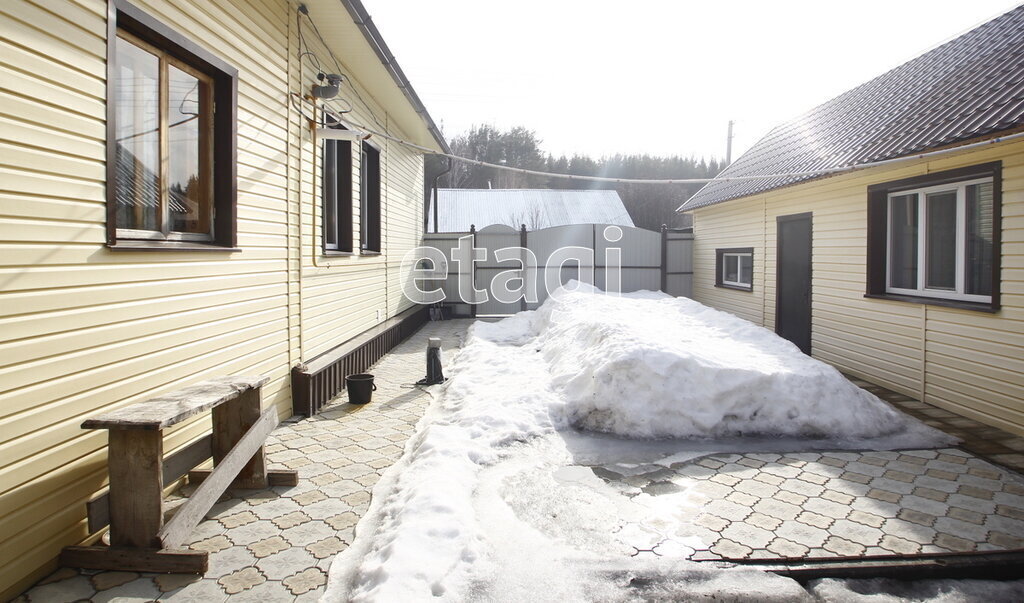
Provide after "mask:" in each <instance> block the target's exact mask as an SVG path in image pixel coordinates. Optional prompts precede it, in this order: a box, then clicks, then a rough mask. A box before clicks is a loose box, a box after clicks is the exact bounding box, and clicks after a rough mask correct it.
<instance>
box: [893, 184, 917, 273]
mask: <svg viewBox="0 0 1024 603" xmlns="http://www.w3.org/2000/svg"><path fill="white" fill-rule="evenodd" d="M889 227H890V232H891V238H890V240H889V286H890V287H899V288H901V289H917V195H916V194H910V195H899V196H896V197H892V198H891V199H890V200H889Z"/></svg>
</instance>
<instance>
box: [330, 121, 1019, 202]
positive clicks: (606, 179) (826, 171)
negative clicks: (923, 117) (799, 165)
mask: <svg viewBox="0 0 1024 603" xmlns="http://www.w3.org/2000/svg"><path fill="white" fill-rule="evenodd" d="M325 110H326V108H325ZM332 117H335V119H337V120H338V121H340V122H342V123H343V124H345V125H347V126H349V127H351V128H352V129H354V130H359V131H362V132H366V133H367V134H371V135H373V136H380V137H381V138H386V139H388V140H390V141H392V142H395V143H398V144H400V145H402V146H405V147H408V148H411V149H416V150H418V151H422V152H424V153H427V154H430V155H438V156H441V157H448V158H450V159H453V160H455V161H461V162H463V163H469V164H471V165H478V166H481V167H489V168H494V169H497V170H505V171H507V172H513V173H516V174H528V175H531V176H544V177H547V178H561V179H565V180H583V181H589V182H612V183H619V184H707V183H708V182H747V181H751V180H775V179H778V178H803V177H809V176H825V175H831V174H840V173H843V172H851V171H853V170H860V169H866V168H870V167H877V166H880V165H891V164H893V163H904V162H907V161H913V160H915V159H926V158H929V157H936V156H939V155H945V154H948V153H954V152H959V151H964V150H967V149H973V148H977V147H982V146H988V145H993V144H997V143H1000V142H1006V141H1009V140H1016V139H1019V138H1024V132H1017V133H1015V134H1009V135H1006V136H999V137H996V138H989V139H987V140H982V141H980V142H975V143H971V144H966V145H961V146H957V147H950V148H947V149H939V150H936V151H928V152H925V153H917V154H914V155H904V156H903V157H895V158H892V159H882V160H879V161H868V162H864V163H857V164H852V165H845V166H837V167H831V168H821V169H817V170H805V171H799V172H781V173H774V174H758V175H752V176H724V177H721V176H720V177H715V178H668V179H644V178H609V177H605V176H581V175H577V174H560V173H557V172H542V171H540V170H529V169H526V168H517V167H512V166H508V165H501V164H497V163H488V162H486V161H480V160H478V159H470V158H468V157H460V156H458V155H454V154H452V153H443V152H438V151H435V150H434V149H431V148H429V147H425V146H423V145H419V144H416V143H414V142H410V141H408V140H403V139H401V138H397V137H395V136H392V135H390V134H386V133H383V132H377V131H374V130H372V129H370V128H368V127H366V126H364V125H361V124H358V123H356V122H353V121H352V120H350V119H347V118H345V117H342V116H341V115H333V116H332Z"/></svg>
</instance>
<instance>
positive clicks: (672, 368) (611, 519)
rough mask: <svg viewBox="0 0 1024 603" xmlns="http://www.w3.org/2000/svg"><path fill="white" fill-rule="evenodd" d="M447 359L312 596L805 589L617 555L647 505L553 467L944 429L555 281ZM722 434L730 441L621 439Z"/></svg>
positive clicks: (636, 594) (702, 324) (740, 336)
mask: <svg viewBox="0 0 1024 603" xmlns="http://www.w3.org/2000/svg"><path fill="white" fill-rule="evenodd" d="M446 372H448V373H449V375H450V376H451V379H450V380H449V381H448V383H446V384H445V385H443V386H437V387H435V388H433V389H432V391H433V392H435V393H437V394H440V397H439V398H437V399H436V400H434V402H433V403H432V404H431V406H430V407H429V408H428V410H427V414H426V415H425V416H424V418H423V419H422V420H421V421H420V423H419V425H418V427H417V433H416V434H415V435H414V436H413V437H412V438H411V439H410V440H409V441H408V442H407V444H406V449H405V453H404V455H403V456H402V458H401V459H400V461H399V462H398V463H396V464H395V465H394V466H392V467H391V468H390V469H389V470H388V471H387V472H386V473H385V475H384V476H383V478H382V479H381V481H380V482H378V484H377V486H376V487H375V490H374V495H373V499H372V502H371V506H370V509H369V510H368V511H367V513H366V515H365V517H364V518H363V520H362V521H360V523H359V525H358V526H357V530H356V539H355V542H354V543H353V544H352V546H351V547H349V548H348V549H347V550H346V551H344V552H342V553H341V554H339V555H338V557H337V558H336V559H335V560H334V561H333V563H332V565H331V571H330V574H331V575H330V583H329V586H328V591H327V593H325V595H324V600H327V601H341V600H345V601H349V600H351V601H413V600H423V599H428V598H439V599H441V600H499V601H501V600H505V601H518V600H527V599H536V598H538V597H540V598H544V599H549V600H604V601H616V600H632V599H636V598H647V597H650V598H669V599H671V598H675V599H689V600H694V599H714V600H723V599H724V600H730V599H735V600H751V599H758V600H780V601H782V600H798V599H800V598H801V597H803V598H808V597H809V596H810V595H808V594H807V593H806V591H804V590H803V589H801V588H800V587H799V586H798V585H797V584H796V583H795V582H793V581H791V580H787V579H784V578H779V577H777V576H772V575H766V574H764V573H763V572H760V571H756V570H746V569H710V568H708V567H707V566H701V565H699V564H696V563H693V562H686V561H680V560H678V559H672V560H670V559H666V558H656V559H650V558H648V559H643V560H641V559H639V558H631V557H629V556H628V552H625V551H624V550H623V547H622V545H623V543H624V541H621V540H620V539H619V538H618V537H617V536H616V537H611V536H612V533H613V532H614V530H615V529H616V528H618V527H619V525H620V521H621V519H622V518H623V517H624V516H625V515H624V514H632V515H636V514H640V515H641V516H643V514H644V513H647V512H649V511H647V510H645V509H647V508H648V507H649V508H650V509H652V510H653V511H658V509H657V508H655V507H657V505H658V503H659V502H660V499H658V497H652V496H649V495H647V494H639V495H637V496H636V497H635V500H633V501H629V500H626V499H623V498H622V496H621V495H620V494H618V493H617V492H616V491H615V490H613V489H612V488H610V487H609V486H607V485H606V484H605V483H604V482H603V481H600V480H597V479H594V478H591V477H590V476H588V475H586V474H585V473H584V472H582V471H579V470H578V469H566V468H567V467H572V466H574V465H580V464H581V459H593V460H594V462H597V461H600V460H601V458H600V457H602V455H613V456H614V457H615V461H614V462H617V463H618V465H616V467H622V468H623V470H627V469H629V467H635V468H636V470H637V471H640V470H641V469H642V468H643V467H644V466H650V465H651V464H652V463H658V462H668V461H669V460H672V461H673V462H675V460H682V459H685V458H691V457H692V456H693V452H694V451H700V450H703V451H704V452H705V453H706V452H707V451H708V450H713V449H715V448H716V447H720V446H725V447H727V448H731V447H733V446H734V445H736V442H737V441H738V438H736V436H738V435H740V434H747V435H749V434H790V436H789V437H790V438H792V437H793V434H815V435H823V434H824V435H830V436H834V438H835V439H831V440H828V441H825V440H817V441H815V442H813V443H810V444H804V445H807V446H811V447H818V448H828V449H838V448H844V447H850V446H854V447H862V448H863V447H872V446H875V447H876V449H877V444H876V442H877V441H878V438H873V439H870V438H869V439H863V438H864V437H868V436H871V435H877V434H885V433H893V432H897V431H899V430H901V429H908V428H909V430H908V431H906V432H905V434H902V435H899V436H896V437H893V436H890V438H889V439H888V441H889V442H890V444H891V442H894V441H899V442H904V441H905V440H907V441H913V442H914V443H913V444H906V443H905V444H904V445H913V446H927V445H928V443H927V442H929V441H930V442H931V443H932V444H933V445H938V444H944V443H946V442H947V441H948V438H944V437H941V436H936V435H935V434H937V433H938V432H934V430H930V428H928V427H926V426H924V425H921V424H916V423H914V422H913V421H911V420H909V419H907V418H904V417H903V416H901V415H900V414H899V413H897V412H895V411H893V410H892V409H890V408H889V407H888V406H887V405H885V404H884V403H882V402H881V401H879V400H877V399H876V398H874V397H872V396H870V395H867V394H864V395H862V394H859V393H857V392H859V391H860V390H859V389H857V388H855V387H854V386H852V385H851V384H848V383H847V382H846V381H845V379H843V377H842V376H841V375H839V374H838V373H836V372H835V371H833V370H832V369H829V368H828V367H825V366H824V365H821V364H820V363H817V362H816V361H813V360H810V359H808V358H806V357H804V356H802V355H801V354H800V353H799V352H798V351H797V350H796V348H795V347H793V346H791V345H790V344H789V343H788V342H785V341H782V340H779V339H778V338H777V337H775V335H774V334H772V333H770V332H768V331H766V330H764V329H760V328H759V327H755V326H754V325H752V324H750V323H747V322H745V321H742V320H739V319H736V318H733V317H730V316H728V315H724V314H722V313H719V312H715V311H714V310H710V309H709V308H706V307H704V306H701V305H700V304H697V303H695V302H692V301H689V300H677V299H672V298H668V297H666V296H663V295H661V294H657V293H650V292H646V293H640V294H631V295H626V296H621V297H612V296H603V295H598V294H597V293H595V292H593V291H589V292H588V291H586V290H582V291H578V292H576V293H567V292H562V293H560V294H559V295H557V296H556V297H555V298H553V299H551V300H549V301H547V302H546V303H545V304H544V305H543V306H542V308H541V309H540V310H539V311H536V312H522V313H520V314H517V315H516V316H513V317H511V318H509V319H506V320H503V321H500V322H497V323H491V324H488V323H476V324H474V325H473V327H472V328H471V329H470V331H469V336H468V339H467V341H466V343H465V345H464V347H463V349H462V350H461V351H460V352H459V353H458V355H457V356H456V358H455V361H454V362H453V363H451V364H450V365H449V366H447V367H446ZM776 405H777V406H779V408H774V406H776ZM572 425H579V426H584V427H588V428H591V429H599V430H602V431H605V432H610V433H612V434H618V435H607V434H595V433H593V432H589V433H588V432H578V431H574V430H572V429H571V426H572ZM847 428H848V429H847ZM915 430H916V431H915ZM722 434H727V435H730V436H733V437H732V438H731V439H717V440H714V441H712V440H707V439H704V440H701V439H691V440H650V439H646V440H644V439H633V440H628V439H623V438H622V437H621V436H631V437H634V438H636V437H651V436H653V437H665V436H689V437H693V436H698V437H701V438H709V437H716V438H717V437H718V436H719V435H722ZM858 437H860V438H862V439H859V440H858V439H856V438H858ZM915 438H916V439H915ZM929 438H930V440H929ZM744 440H745V441H748V442H750V445H752V446H755V447H756V448H757V449H770V448H772V446H786V447H787V448H786V449H787V450H790V451H791V450H792V445H796V446H798V445H799V441H798V440H795V439H790V440H789V441H788V442H789V443H787V441H786V440H785V439H784V438H778V437H773V438H767V439H766V438H763V437H760V438H751V437H747V438H744ZM805 442H806V440H805ZM850 442H857V443H856V444H851V443H850ZM687 449H691V451H690V452H687ZM605 460H607V459H605ZM659 460H660V461H659ZM602 462H603V461H602ZM627 472H628V471H627ZM661 498H663V499H665V501H664V502H665V503H666V504H667V503H669V502H672V503H673V504H675V503H674V502H673V501H670V500H668V499H670V498H672V497H669V496H666V497H661ZM640 504H643V505H647V506H646V507H644V508H641V507H640V506H638V505H640ZM652 505H654V506H652ZM677 507H678V505H677V506H676V507H674V508H673V509H674V511H679V508H677ZM659 512H660V511H659ZM666 512H667V511H666ZM680 542H681V543H682V545H684V546H685V545H686V542H685V540H684V541H680ZM634 577H638V578H642V579H640V580H633V578H634Z"/></svg>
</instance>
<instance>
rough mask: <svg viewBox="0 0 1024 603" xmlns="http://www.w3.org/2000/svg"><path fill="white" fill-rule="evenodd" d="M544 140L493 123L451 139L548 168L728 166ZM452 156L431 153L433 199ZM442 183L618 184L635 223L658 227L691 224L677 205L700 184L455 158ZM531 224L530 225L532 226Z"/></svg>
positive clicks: (637, 171)
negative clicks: (561, 147)
mask: <svg viewBox="0 0 1024 603" xmlns="http://www.w3.org/2000/svg"><path fill="white" fill-rule="evenodd" d="M540 143H541V141H540V140H539V139H538V138H537V136H536V134H535V133H534V132H533V131H532V130H528V129H526V128H523V127H515V128H511V129H509V130H499V129H497V128H495V127H493V126H486V125H485V126H476V127H473V128H471V129H470V130H469V131H468V132H466V133H464V134H461V135H459V136H455V137H454V138H452V139H451V140H450V141H449V145H450V146H451V148H452V153H453V154H455V155H458V156H460V157H467V158H470V159H476V160H479V161H486V162H488V163H494V164H499V165H507V166H510V167H518V168H525V169H529V170H538V171H543V172H554V173H561V174H574V175H579V176H605V177H609V178H644V179H675V178H713V177H714V176H716V175H717V174H718V173H719V172H720V171H722V169H723V168H724V167H725V165H724V162H722V161H720V160H718V159H715V158H711V159H704V158H695V157H681V156H678V155H672V156H668V157H660V156H654V155H646V154H645V155H612V156H610V157H601V158H599V159H594V158H592V157H589V156H587V155H573V156H571V157H567V156H565V155H562V156H560V157H555V156H553V155H551V154H547V153H544V152H543V151H541V148H540ZM447 167H448V160H447V159H446V158H444V157H440V156H437V155H428V156H427V158H426V166H425V175H426V178H425V180H424V187H425V189H426V190H425V193H426V195H427V196H428V198H429V195H430V194H431V190H432V189H433V187H434V177H435V176H436V175H437V174H439V173H441V172H444V171H445V169H446V168H447ZM437 186H438V187H439V188H541V189H544V188H551V189H571V190H592V189H615V190H616V191H618V193H619V196H620V197H621V198H622V202H623V204H624V205H625V206H626V210H627V211H628V212H629V215H630V218H632V219H633V223H634V224H636V225H637V226H638V227H640V228H647V229H651V230H657V229H659V228H660V227H661V225H662V224H667V225H668V226H670V227H683V226H689V222H688V221H687V222H684V218H688V216H681V215H680V214H677V213H676V211H675V210H676V208H677V207H679V206H680V205H682V204H683V202H684V201H686V200H687V199H689V198H690V197H691V196H692V195H693V194H694V193H696V192H697V190H699V189H700V187H701V186H702V185H700V184H675V185H666V184H618V183H610V182H595V181H589V180H569V179H565V178H552V177H548V176H535V175H531V174H519V173H515V172H510V171H507V170H499V169H496V168H490V167H484V166H477V165H473V164H469V163H465V162H461V161H453V162H452V169H451V171H449V172H448V173H445V174H443V175H441V176H440V177H439V178H438V179H437ZM528 226H529V225H528Z"/></svg>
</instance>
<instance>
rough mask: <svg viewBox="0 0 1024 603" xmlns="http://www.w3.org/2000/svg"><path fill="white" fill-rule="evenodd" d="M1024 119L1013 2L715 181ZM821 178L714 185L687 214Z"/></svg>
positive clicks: (777, 138) (940, 139) (1021, 55)
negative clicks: (1002, 13)
mask: <svg viewBox="0 0 1024 603" xmlns="http://www.w3.org/2000/svg"><path fill="white" fill-rule="evenodd" d="M1022 124H1024V6H1019V7H1017V8H1015V9H1013V10H1011V11H1009V12H1008V13H1006V14H1004V15H1002V16H1000V17H997V18H995V19H993V20H991V21H989V22H987V23H985V24H983V25H981V26H979V27H976V28H975V29H973V30H971V31H969V32H967V33H966V34H964V35H962V36H960V37H958V38H955V39H953V40H950V41H949V42H946V43H945V44H942V45H940V46H938V47H936V48H934V49H933V50H930V51H928V52H926V53H924V54H922V55H921V56H919V57H917V58H916V59H913V60H911V61H909V62H907V63H904V64H903V65H900V66H899V67H896V68H895V69H893V70H891V71H889V72H887V73H884V74H882V75H880V76H878V77H876V78H875V79H873V80H871V81H869V82H867V83H865V84H862V85H860V86H858V87H856V88H854V89H853V90H849V91H847V92H844V93H843V94H840V95H839V96H837V97H836V98H834V99H832V100H830V101H828V102H826V103H824V104H822V105H819V106H818V107H815V108H814V109H811V110H810V111H808V112H807V113H805V114H803V115H801V116H800V117H797V118H796V119H793V120H791V121H789V122H786V123H784V124H782V125H780V126H779V127H777V128H775V129H774V130H772V131H771V132H769V133H768V135H767V136H765V137H764V138H762V139H761V140H760V141H759V142H757V144H755V145H754V146H753V147H752V148H751V149H750V150H749V151H747V152H746V153H744V154H743V155H742V156H741V157H740V158H739V159H737V160H736V162H735V163H733V164H732V165H730V166H729V167H728V168H726V169H725V170H724V171H723V172H722V173H721V174H719V175H718V177H719V178H724V177H727V176H756V175H759V174H779V173H789V172H804V171H812V170H819V169H827V168H833V167H840V166H848V165H857V164H861V163H866V162H870V161H878V160H883V159H890V158H895V157H901V156H905V155H911V154H914V153H919V152H922V151H926V150H929V149H934V148H938V147H943V146H947V145H951V144H954V143H957V142H960V141H966V140H970V139H973V138H978V137H982V136H986V135H989V134H993V133H996V132H1001V131H1005V130H1009V129H1012V128H1016V127H1018V126H1020V125H1022ZM819 177H821V176H788V177H782V178H774V179H764V180H745V181H743V180H741V181H711V182H709V183H708V184H707V185H705V186H704V188H702V189H700V190H699V191H697V194H695V195H694V196H693V197H691V198H690V200H688V201H687V202H686V203H684V204H683V205H682V207H680V208H679V210H680V211H689V210H692V209H697V208H700V207H705V206H708V205H714V204H716V203H721V202H723V201H728V200H730V199H737V198H740V197H746V196H748V195H753V194H756V193H761V192H765V191H769V190H773V189H776V188H781V187H783V186H787V185H790V184H794V183H796V182H801V181H805V180H810V179H813V178H819Z"/></svg>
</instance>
